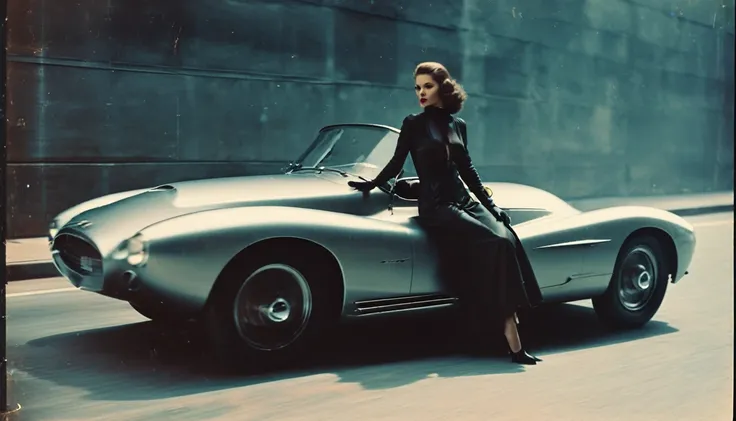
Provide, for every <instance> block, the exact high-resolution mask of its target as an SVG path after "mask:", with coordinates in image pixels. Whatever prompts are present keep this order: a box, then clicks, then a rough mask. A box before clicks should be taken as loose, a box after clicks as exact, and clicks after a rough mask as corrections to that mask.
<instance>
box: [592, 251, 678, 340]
mask: <svg viewBox="0 0 736 421" xmlns="http://www.w3.org/2000/svg"><path fill="white" fill-rule="evenodd" d="M668 263H669V262H667V261H666V257H665V253H664V252H663V250H662V246H661V245H660V243H659V241H657V239H656V238H654V237H651V236H640V237H635V238H633V239H631V240H629V241H627V242H626V244H624V246H623V247H622V248H621V252H620V253H619V256H618V259H617V261H616V266H615V268H614V273H613V277H612V279H611V283H610V284H609V286H608V289H607V290H606V292H605V293H604V294H603V295H602V296H600V297H596V298H594V299H593V308H594V309H595V311H596V313H597V314H598V317H599V318H600V319H601V321H603V322H604V323H605V324H606V325H608V326H611V327H613V328H637V327H641V326H643V325H645V324H646V323H647V322H649V320H651V319H652V317H654V315H655V314H656V312H657V310H659V307H660V306H661V305H662V301H663V299H664V294H665V291H666V290H667V281H668V277H669V276H668V272H667V268H668V267H669V265H668Z"/></svg>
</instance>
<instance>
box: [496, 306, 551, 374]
mask: <svg viewBox="0 0 736 421" xmlns="http://www.w3.org/2000/svg"><path fill="white" fill-rule="evenodd" d="M503 334H504V336H505V337H506V341H507V342H508V343H509V349H511V361H512V362H515V363H519V364H529V365H535V364H536V363H537V362H539V361H542V360H541V359H539V358H537V357H535V356H533V355H530V354H529V353H527V352H526V351H524V347H522V346H521V338H520V337H519V329H517V327H516V314H513V315H511V316H509V317H507V318H506V320H505V321H504V327H503Z"/></svg>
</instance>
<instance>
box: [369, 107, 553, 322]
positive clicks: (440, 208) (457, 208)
mask: <svg viewBox="0 0 736 421" xmlns="http://www.w3.org/2000/svg"><path fill="white" fill-rule="evenodd" d="M409 153H411V156H412V159H413V161H414V166H415V168H416V171H417V175H418V177H419V180H420V182H419V185H420V186H419V190H420V194H419V220H420V221H421V223H422V225H423V226H424V227H426V229H427V230H428V232H429V234H430V237H434V239H435V240H436V241H437V244H438V247H439V250H440V255H441V256H442V260H443V262H442V263H443V266H444V267H445V279H446V280H447V281H448V282H450V286H451V287H452V288H453V289H455V291H456V292H457V293H458V294H459V296H460V300H461V303H463V304H465V307H466V308H467V309H468V310H469V311H470V312H471V316H472V317H471V318H472V319H477V321H478V322H480V323H481V324H483V325H486V324H488V323H490V324H492V325H495V326H494V327H495V328H498V327H500V324H501V323H503V320H505V318H506V317H508V316H511V315H513V314H514V312H516V310H517V309H518V308H520V307H526V308H531V307H535V306H537V305H538V304H539V303H540V302H541V301H542V294H541V291H540V289H539V284H538V283H537V280H536V278H535V275H534V271H533V270H532V267H531V264H530V263H529V260H528V258H527V256H526V253H525V252H524V249H523V247H522V246H521V243H520V242H519V239H518V237H517V236H516V233H514V231H513V230H512V229H511V227H510V226H507V225H505V224H504V223H503V222H500V221H499V218H497V215H498V208H497V207H496V206H495V204H494V203H493V200H492V199H491V198H490V197H488V195H487V193H486V191H485V189H484V188H483V184H482V182H481V179H480V176H479V175H478V172H477V171H476V169H475V167H474V166H473V163H472V161H471V159H470V155H469V154H468V149H467V129H466V124H465V121H463V120H462V119H460V118H458V117H454V116H453V115H451V114H450V113H448V112H447V111H445V110H444V109H441V108H436V107H427V108H425V110H424V112H423V113H421V114H412V115H409V116H407V117H406V118H405V119H404V121H403V123H402V126H401V134H400V136H399V139H398V144H397V146H396V151H395V152H394V155H393V157H392V159H391V160H390V161H389V163H388V164H387V165H386V167H385V168H384V169H383V170H382V171H381V172H380V173H379V174H378V176H376V178H375V179H374V180H373V181H374V183H375V184H376V185H382V184H384V183H386V182H387V181H388V180H389V179H390V178H392V177H394V176H396V174H398V172H399V171H400V170H401V168H402V167H403V165H404V162H405V161H406V157H407V155H408V154H409ZM463 181H464V182H465V184H467V186H468V188H466V187H465V186H464V185H463ZM468 189H470V191H472V192H473V194H474V195H475V196H476V197H477V198H478V200H480V201H481V202H482V203H478V202H477V201H475V200H473V198H472V197H471V196H470V195H469V194H468Z"/></svg>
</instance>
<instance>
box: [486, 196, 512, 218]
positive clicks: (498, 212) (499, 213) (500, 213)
mask: <svg viewBox="0 0 736 421" xmlns="http://www.w3.org/2000/svg"><path fill="white" fill-rule="evenodd" d="M479 199H480V200H481V204H482V205H483V206H484V207H485V208H486V209H488V211H489V212H491V214H492V215H493V216H494V217H495V218H496V220H498V221H499V222H503V223H504V224H507V225H511V217H510V216H509V214H508V213H506V211H504V210H503V209H501V208H499V207H498V206H496V204H495V203H493V199H491V198H490V197H488V196H486V195H481V196H480V197H479Z"/></svg>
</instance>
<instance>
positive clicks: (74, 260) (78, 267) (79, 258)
mask: <svg viewBox="0 0 736 421" xmlns="http://www.w3.org/2000/svg"><path fill="white" fill-rule="evenodd" d="M52 250H54V251H57V252H58V253H59V257H60V258H61V260H62V261H63V262H64V264H65V265H66V266H67V267H68V268H69V269H71V270H73V271H74V272H77V273H79V274H81V275H100V274H102V255H100V252H99V251H97V249H96V248H95V247H94V246H93V245H92V244H90V243H88V242H87V241H85V240H83V239H81V238H79V237H75V236H73V235H69V234H60V235H58V236H57V237H56V239H55V240H54V244H53V247H52Z"/></svg>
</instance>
